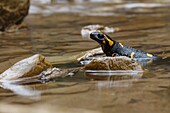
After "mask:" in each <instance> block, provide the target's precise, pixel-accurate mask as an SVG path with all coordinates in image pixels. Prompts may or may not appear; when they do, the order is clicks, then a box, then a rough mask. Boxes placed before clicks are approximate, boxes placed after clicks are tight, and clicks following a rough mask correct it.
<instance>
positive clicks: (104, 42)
mask: <svg viewBox="0 0 170 113" xmlns="http://www.w3.org/2000/svg"><path fill="white" fill-rule="evenodd" d="M90 38H91V39H93V40H95V41H97V42H98V43H99V44H100V45H101V46H102V47H112V46H113V45H114V41H113V40H112V39H111V38H110V37H109V36H108V35H106V34H104V33H102V32H100V31H95V32H92V33H91V34H90Z"/></svg>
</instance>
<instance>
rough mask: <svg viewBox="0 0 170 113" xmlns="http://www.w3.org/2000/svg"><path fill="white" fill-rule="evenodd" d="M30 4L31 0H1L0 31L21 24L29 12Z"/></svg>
mask: <svg viewBox="0 0 170 113" xmlns="http://www.w3.org/2000/svg"><path fill="white" fill-rule="evenodd" d="M29 6H30V0H1V1H0V15H1V16H0V31H6V30H9V29H10V28H11V27H12V26H15V25H16V26H17V25H20V24H21V23H22V21H23V20H24V18H25V16H27V14H28V10H29ZM18 27H19V26H18ZM16 29H17V28H16Z"/></svg>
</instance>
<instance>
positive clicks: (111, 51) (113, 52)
mask: <svg viewBox="0 0 170 113" xmlns="http://www.w3.org/2000/svg"><path fill="white" fill-rule="evenodd" d="M90 38H91V39H93V40H95V41H97V42H98V43H99V44H100V45H101V47H102V50H103V52H104V53H105V54H106V56H127V57H130V58H146V59H154V60H155V59H162V58H161V57H160V56H157V55H153V54H150V53H147V52H144V51H142V50H138V49H135V48H131V47H128V46H126V45H123V44H121V43H119V42H117V41H115V40H113V39H111V38H110V37H109V36H108V35H106V34H104V33H102V32H100V31H95V32H92V33H91V34H90Z"/></svg>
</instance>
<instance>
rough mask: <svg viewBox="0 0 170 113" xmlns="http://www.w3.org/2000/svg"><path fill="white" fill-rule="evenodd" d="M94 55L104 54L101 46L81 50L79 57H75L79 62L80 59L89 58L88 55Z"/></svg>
mask: <svg viewBox="0 0 170 113" xmlns="http://www.w3.org/2000/svg"><path fill="white" fill-rule="evenodd" d="M95 55H104V53H103V50H102V48H101V47H99V48H96V49H92V50H89V51H86V52H83V53H82V54H80V55H79V56H80V57H79V58H77V61H79V62H80V61H84V60H88V59H90V57H94V56H95Z"/></svg>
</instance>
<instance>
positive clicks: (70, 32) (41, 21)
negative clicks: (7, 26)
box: [0, 0, 170, 113]
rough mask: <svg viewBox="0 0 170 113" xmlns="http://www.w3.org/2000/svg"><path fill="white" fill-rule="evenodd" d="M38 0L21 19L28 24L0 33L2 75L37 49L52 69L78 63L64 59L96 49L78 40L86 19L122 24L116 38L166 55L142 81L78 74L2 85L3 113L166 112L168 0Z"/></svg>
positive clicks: (169, 102) (169, 96) (169, 89)
mask: <svg viewBox="0 0 170 113" xmlns="http://www.w3.org/2000/svg"><path fill="white" fill-rule="evenodd" d="M35 1H38V0H33V1H32V5H31V8H30V14H29V15H28V16H27V18H26V19H25V20H24V23H25V24H27V25H28V29H25V30H20V31H18V32H16V33H8V34H7V33H5V34H2V35H0V43H1V45H0V51H1V52H0V66H1V69H0V72H3V71H4V70H5V69H7V68H9V67H10V66H11V65H12V64H13V63H14V62H16V61H19V60H20V59H22V58H25V57H28V56H31V55H33V54H36V53H40V54H43V55H44V56H46V57H48V58H51V59H53V60H55V62H54V64H55V66H56V67H60V68H70V67H75V66H77V63H76V60H75V62H74V61H72V62H70V61H69V60H68V59H71V58H72V57H73V56H74V55H77V54H79V53H81V52H83V51H86V50H90V49H94V48H96V47H99V46H98V44H97V43H96V42H94V41H92V40H88V39H83V38H81V35H80V30H81V28H82V27H84V26H86V25H89V24H102V25H105V26H109V27H116V28H119V29H120V32H116V33H114V34H110V36H111V37H112V38H113V39H115V40H117V41H119V42H121V43H123V44H126V45H128V46H131V47H135V48H138V49H141V50H144V51H147V52H149V53H154V54H157V55H159V56H162V57H163V58H164V59H163V60H161V61H158V62H156V63H152V64H149V65H148V66H147V67H146V68H147V69H148V71H147V72H146V73H144V75H143V76H144V77H143V78H141V79H130V80H116V81H114V80H102V81H97V80H91V79H89V78H87V77H86V76H85V74H84V72H80V73H78V74H76V75H75V76H73V77H67V78H61V79H57V80H56V81H52V82H48V83H45V84H30V85H26V86H20V85H16V86H13V87H14V89H16V90H13V91H11V90H9V89H13V88H12V86H10V85H6V86H8V87H6V89H5V88H0V100H1V101H0V112H1V113H32V112H36V113H70V112H74V113H113V112H119V113H125V112H128V113H134V112H138V113H169V111H170V10H169V9H170V0H56V1H55V0H53V3H50V2H49V0H46V1H45V0H44V1H45V2H44V3H43V2H42V3H41V2H38V3H39V4H38V3H37V2H36V3H35ZM1 87H2V86H1ZM23 87H27V88H28V89H27V90H24V88H23ZM23 95H26V96H23ZM29 95H31V97H29Z"/></svg>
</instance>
